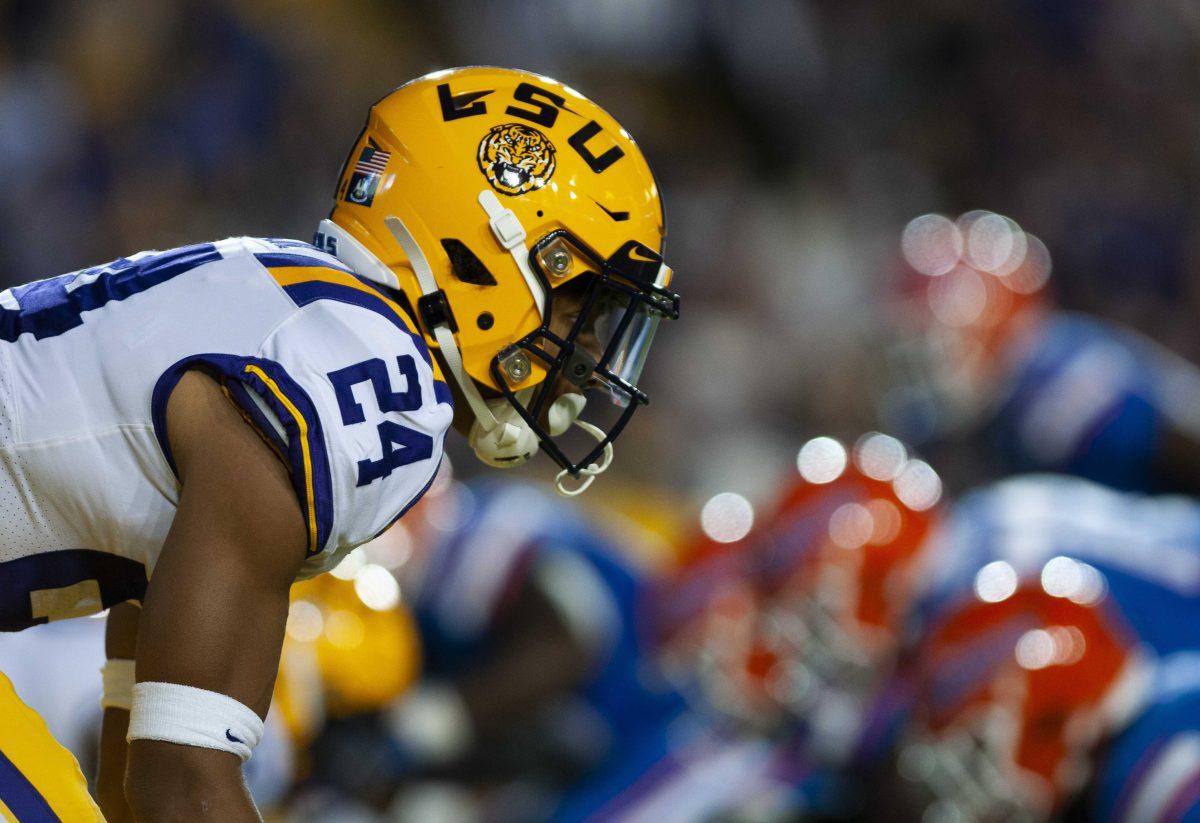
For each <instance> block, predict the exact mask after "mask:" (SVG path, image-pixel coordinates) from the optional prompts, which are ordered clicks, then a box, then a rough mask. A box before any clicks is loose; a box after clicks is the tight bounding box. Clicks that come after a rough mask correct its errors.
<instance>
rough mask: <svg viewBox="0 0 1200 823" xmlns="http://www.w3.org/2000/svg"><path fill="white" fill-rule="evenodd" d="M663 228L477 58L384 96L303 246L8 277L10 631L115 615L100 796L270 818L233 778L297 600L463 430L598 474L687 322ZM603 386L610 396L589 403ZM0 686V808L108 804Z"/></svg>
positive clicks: (1, 582) (2, 395) (584, 130)
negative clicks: (661, 327) (298, 583)
mask: <svg viewBox="0 0 1200 823" xmlns="http://www.w3.org/2000/svg"><path fill="white" fill-rule="evenodd" d="M663 233H664V226H663V214H662V206H661V202H660V199H659V192H658V190H657V187H656V186H655V183H654V178H653V175H652V174H651V172H650V169H649V167H648V166H647V165H646V162H645V160H644V158H643V157H642V154H641V152H640V151H639V149H638V148H637V146H636V145H635V144H634V143H633V141H632V140H631V139H630V138H629V136H628V133H627V132H625V131H624V130H623V129H622V128H621V127H620V126H619V125H618V124H617V123H616V122H615V121H614V120H613V119H612V118H611V117H610V116H609V115H607V114H606V113H605V112H604V111H602V110H601V109H599V108H598V107H597V106H596V105H595V104H593V103H592V102H591V101H589V100H587V99H586V98H584V97H582V96H580V95H579V94H578V93H576V92H575V91H573V90H571V89H570V88H567V87H566V86H562V85H560V84H558V83H556V82H554V81H552V80H549V79H548V78H545V77H541V76H536V75H532V74H528V73H525V72H519V71H512V70H506V69H493V68H472V69H459V70H449V71H444V72H438V73H435V74H432V75H429V76H427V77H423V78H421V79H419V80H416V81H413V82H412V83H409V84H408V85H405V86H403V87H401V88H400V89H398V90H396V91H394V92H393V93H391V94H389V95H388V96H387V97H385V98H383V99H382V100H381V101H380V102H379V103H377V104H376V105H375V106H374V107H373V108H372V109H371V112H370V114H369V117H368V120H367V124H366V126H365V128H364V129H363V131H362V133H361V135H360V137H359V138H358V140H357V141H356V142H355V145H354V147H353V149H352V151H351V152H350V155H349V157H348V158H347V161H346V163H345V166H344V168H343V171H342V174H341V179H340V182H339V184H338V187H337V190H336V193H335V201H334V207H333V210H332V212H331V214H330V217H329V219H328V220H325V221H322V222H321V224H320V227H319V229H318V232H317V235H316V246H313V245H309V244H307V243H301V242H297V241H292V240H272V239H266V240H264V239H251V238H235V239H230V240H224V241H220V242H215V243H202V244H198V245H194V246H188V247H185V248H180V249H174V250H171V251H166V252H143V253H139V254H134V255H131V256H129V257H123V258H120V259H118V260H115V261H113V262H111V263H108V264H105V265H101V266H95V267H92V268H88V269H84V270H82V271H78V272H73V273H71V274H66V275H62V276H60V277H54V278H50V279H47V280H40V281H37V282H34V283H30V284H28V285H25V286H21V287H17V288H14V289H11V290H8V291H5V292H3V293H2V294H0V513H2V514H0V517H3V528H0V628H2V629H6V630H18V629H22V628H25V627H27V626H29V625H32V624H35V623H40V622H46V621H49V620H57V619H63V618H68V617H75V616H80V615H84V614H89V613H93V612H97V611H100V610H102V609H104V608H106V607H113V608H112V611H111V613H110V617H109V622H108V628H109V636H108V642H107V647H108V652H109V657H110V660H111V662H110V663H109V664H108V666H107V667H106V670H105V684H106V693H105V705H106V707H107V709H106V712H105V725H104V734H103V742H102V752H101V761H100V781H99V787H98V791H99V796H100V799H101V803H102V804H103V806H104V808H105V810H106V813H107V814H108V816H110V817H111V818H114V819H125V818H127V817H128V815H129V810H128V809H127V808H126V807H125V805H124V804H125V797H124V796H123V793H122V790H121V782H122V781H121V778H122V775H125V791H124V795H127V796H128V798H129V800H130V801H131V803H132V805H133V807H134V810H135V811H136V813H137V816H138V817H140V818H142V819H166V818H171V819H177V818H190V817H194V816H197V815H199V814H200V810H201V809H203V810H204V812H205V813H206V814H207V815H209V816H211V817H214V818H217V819H221V820H253V819H257V815H256V812H255V810H254V807H253V804H252V803H251V801H250V798H249V796H248V795H247V793H246V790H245V788H244V786H243V782H242V775H241V769H240V766H241V763H242V762H244V761H245V760H246V759H248V758H249V756H250V753H251V751H252V750H253V748H254V745H255V744H256V743H257V741H258V739H259V737H260V736H261V734H262V726H263V717H264V716H265V714H266V712H267V708H268V705H269V703H270V698H271V692H272V688H271V686H272V682H273V680H274V677H275V672H276V668H277V664H278V658H279V649H280V644H281V642H282V639H283V632H284V622H285V618H286V616H287V610H288V588H289V587H290V585H291V584H292V582H293V581H294V580H296V579H297V578H307V577H311V576H313V575H316V574H318V573H320V572H322V571H325V570H327V569H330V568H332V567H334V566H335V565H337V563H338V562H339V561H340V560H341V559H342V558H343V557H344V556H345V555H346V554H347V553H348V552H349V551H350V550H352V549H353V548H354V547H355V546H357V545H358V544H360V543H363V542H365V541H368V540H370V539H371V538H373V537H375V536H376V535H378V534H379V533H380V532H382V531H383V530H384V529H386V528H387V527H388V526H389V525H390V524H391V523H393V522H394V521H395V520H396V519H397V518H399V517H400V516H401V515H402V514H403V513H404V512H405V510H406V509H407V508H408V507H409V506H411V505H412V504H413V503H414V502H415V501H416V500H417V499H418V498H419V497H420V495H421V494H422V492H423V490H424V489H425V488H426V487H427V486H428V484H429V483H430V481H431V479H432V478H433V476H434V474H435V472H436V470H437V466H438V462H439V459H440V455H441V451H442V442H443V436H444V433H445V431H446V429H447V428H448V427H449V426H450V425H451V423H452V422H453V423H454V424H455V425H456V427H457V428H458V429H459V430H460V431H462V432H463V433H464V434H466V435H467V437H468V439H469V441H470V443H471V445H472V447H473V448H474V451H475V453H476V454H477V455H478V456H479V457H480V458H481V459H482V460H484V461H485V462H487V463H489V464H490V465H495V466H511V465H516V464H519V463H522V462H524V461H526V460H528V459H529V458H530V457H532V456H533V454H534V453H535V452H536V451H538V450H539V449H541V450H544V451H545V452H546V453H547V454H548V455H549V456H550V457H551V458H552V459H553V460H554V461H555V463H557V465H558V466H559V468H560V473H559V475H558V477H557V481H556V482H557V485H558V486H559V488H560V489H561V490H562V491H563V492H564V493H577V492H578V491H580V490H582V488H585V487H586V486H587V484H588V483H590V482H591V481H592V480H593V479H594V477H595V476H596V475H597V474H599V473H600V472H602V471H603V470H604V469H605V468H607V467H608V465H609V464H610V462H611V458H612V441H613V440H614V439H615V437H616V436H617V435H618V434H619V433H620V431H621V430H622V428H623V427H624V426H625V425H626V424H627V423H628V422H629V419H630V416H631V415H632V413H633V412H634V410H635V409H636V408H637V407H638V406H640V405H642V404H644V403H645V401H646V397H645V395H644V394H643V393H642V392H641V391H640V390H639V389H638V388H637V386H636V380H637V377H638V373H639V372H640V370H641V368H642V366H643V364H644V363H645V358H646V355H647V348H648V346H649V344H650V341H651V338H652V336H653V334H654V330H655V328H656V326H657V323H658V320H659V319H660V318H662V317H673V316H675V314H676V310H677V299H676V298H675V296H674V295H673V294H671V293H670V292H668V291H666V286H667V285H668V283H669V281H670V278H671V271H670V269H669V268H667V267H666V266H665V265H664V264H663V262H662V259H661V257H660V253H661V249H662V241H663ZM589 396H590V397H592V398H593V399H595V398H596V397H604V398H607V399H608V400H610V401H611V402H606V403H604V404H596V403H592V404H591V405H589V406H588V415H589V416H591V417H592V422H585V421H584V420H583V419H582V418H581V417H580V414H581V413H582V412H583V409H584V405H585V403H589V402H590V401H589V400H587V398H588V397H589ZM605 406H606V407H607V409H606V408H604V407H605ZM606 411H607V412H608V415H607V418H606V417H605V416H604V413H605V412H606ZM596 414H600V416H599V417H596V416H595V415H596ZM602 426H603V427H602ZM572 427H574V429H575V430H576V431H577V432H578V433H579V434H580V436H582V437H583V439H584V440H586V441H587V445H586V446H583V447H580V446H578V445H573V444H572V443H571V442H570V440H569V439H568V438H567V431H568V429H571V428H572ZM151 581H153V582H151ZM130 600H133V601H140V602H142V603H143V604H144V605H143V608H141V609H138V608H136V607H134V606H130V605H118V604H125V603H126V601H130ZM135 658H136V670H135V667H134V666H135V664H134V660H135ZM2 685H3V688H0V730H2V731H0V754H2V755H3V756H2V757H0V773H2V774H3V775H4V779H3V780H2V781H0V788H2V789H3V796H2V797H0V800H3V802H4V803H5V804H6V805H7V806H8V808H9V809H10V810H12V811H14V813H16V814H17V815H18V816H21V815H34V814H42V815H43V816H44V815H48V814H51V813H53V814H57V815H58V816H59V817H63V818H65V819H70V820H82V819H86V818H87V817H88V816H92V817H94V816H95V815H96V814H97V812H96V810H95V807H94V806H91V805H90V801H88V800H87V796H86V793H84V791H83V784H82V780H81V779H79V772H78V769H77V768H75V767H73V765H72V768H67V767H66V766H64V767H63V768H62V769H58V768H57V767H55V768H54V769H51V768H50V765H49V764H51V763H52V762H57V761H55V758H57V759H58V760H61V761H62V762H64V763H67V762H70V763H72V764H73V761H71V758H70V757H69V755H67V754H66V753H65V751H63V750H62V749H61V748H59V747H57V746H56V745H55V744H54V743H53V741H52V740H51V739H50V737H49V735H48V734H47V733H46V732H45V729H44V726H42V725H41V724H40V721H38V720H37V719H36V717H35V716H32V712H30V711H29V710H28V709H27V707H25V706H24V705H23V704H22V703H21V702H20V700H19V699H18V698H17V697H16V695H15V694H14V693H13V692H12V690H11V688H9V687H8V685H7V682H6V681H5V682H4V683H3V684H2ZM130 710H132V711H130ZM127 738H128V740H129V741H131V742H130V745H129V747H128V768H126V748H125V740H126V739H127ZM72 769H73V770H72ZM51 773H53V774H52V775H51V776H49V777H48V776H47V775H48V774H51ZM60 798H63V799H61V800H60Z"/></svg>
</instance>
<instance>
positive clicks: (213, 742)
mask: <svg viewBox="0 0 1200 823" xmlns="http://www.w3.org/2000/svg"><path fill="white" fill-rule="evenodd" d="M262 734H263V722H262V719H261V718H259V716H258V715H257V714H255V712H254V710H253V709H251V708H250V707H249V706H246V705H244V704H242V703H239V702H238V701H236V700H234V699H233V698H232V697H229V696H228V695H224V694H220V693H219V692H210V691H208V690H207V689H197V688H195V687H193V686H182V685H179V684H178V683H138V684H137V685H136V686H134V687H133V709H132V710H131V711H130V714H129V734H128V735H127V736H126V738H125V739H126V740H163V741H166V742H168V743H179V744H181V745H184V746H199V747H200V748H204V749H219V750H221V751H225V752H231V753H232V754H236V755H237V756H238V757H239V758H241V760H242V762H243V763H244V762H245V761H247V760H249V759H250V752H251V751H253V749H254V747H255V746H257V745H258V741H259V740H261V739H262Z"/></svg>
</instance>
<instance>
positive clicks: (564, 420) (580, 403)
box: [547, 392, 587, 437]
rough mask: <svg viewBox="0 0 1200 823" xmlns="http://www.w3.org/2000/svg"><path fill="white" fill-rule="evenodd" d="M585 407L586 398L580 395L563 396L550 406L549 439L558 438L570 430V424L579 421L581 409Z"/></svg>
mask: <svg viewBox="0 0 1200 823" xmlns="http://www.w3.org/2000/svg"><path fill="white" fill-rule="evenodd" d="M586 405H587V398H586V397H584V396H583V395H582V394H575V393H574V392H572V393H571V394H564V395H562V396H561V397H559V398H558V399H557V400H555V401H554V402H553V403H551V404H550V414H549V416H548V418H549V419H548V420H547V423H548V426H547V428H548V429H549V430H550V436H551V437H558V436H559V435H560V434H562V433H563V432H565V431H566V430H567V429H569V428H571V424H572V423H574V422H575V421H576V420H577V419H579V415H580V414H581V413H582V412H583V407H584V406H586Z"/></svg>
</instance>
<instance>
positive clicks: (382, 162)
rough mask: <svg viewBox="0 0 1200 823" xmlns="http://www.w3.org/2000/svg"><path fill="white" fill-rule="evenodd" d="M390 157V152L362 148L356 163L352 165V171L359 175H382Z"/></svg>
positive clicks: (369, 147) (368, 147)
mask: <svg viewBox="0 0 1200 823" xmlns="http://www.w3.org/2000/svg"><path fill="white" fill-rule="evenodd" d="M391 157H392V154H391V152H386V151H384V150H383V149H377V148H373V147H371V146H364V147H363V150H362V154H360V155H359V157H358V162H357V163H355V164H354V171H355V172H358V173H361V174H383V171H384V169H386V168H387V164H388V160H390V159H391Z"/></svg>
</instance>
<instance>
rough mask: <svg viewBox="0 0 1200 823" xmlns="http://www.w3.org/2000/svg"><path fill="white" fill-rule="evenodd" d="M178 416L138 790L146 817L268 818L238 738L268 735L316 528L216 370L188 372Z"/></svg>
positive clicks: (140, 712)
mask: <svg viewBox="0 0 1200 823" xmlns="http://www.w3.org/2000/svg"><path fill="white" fill-rule="evenodd" d="M167 428H168V439H169V442H170V445H171V449H172V452H173V455H174V458H175V462H176V465H177V467H178V471H179V477H180V482H181V485H182V491H181V495H180V502H179V509H178V512H177V514H176V516H175V519H174V521H173V523H172V525H171V530H170V532H169V534H168V535H167V539H166V542H165V544H164V546H163V550H162V553H161V555H160V557H159V560H158V563H157V565H156V567H155V569H154V574H153V577H152V579H151V582H150V585H149V588H148V590H147V593H146V598H145V605H144V608H143V611H142V616H141V621H140V626H139V630H138V639H137V681H138V684H137V686H135V689H134V704H133V712H132V717H131V738H132V740H131V743H130V746H129V763H128V768H127V773H126V780H125V790H126V796H127V797H128V799H129V803H130V806H131V807H132V808H133V810H134V813H135V815H136V817H137V819H138V820H139V821H168V820H200V819H205V820H220V821H243V820H258V819H259V817H258V813H257V811H256V810H255V808H254V804H253V802H252V801H251V799H250V796H249V793H248V792H247V790H246V787H245V784H244V781H243V779H242V771H241V761H240V758H239V756H238V755H237V754H235V753H234V752H233V751H231V750H230V749H229V746H230V745H231V744H232V743H236V744H245V745H247V746H249V745H251V744H252V743H254V742H256V740H254V739H253V738H254V737H255V733H261V719H262V718H263V717H265V716H266V713H267V709H268V707H269V705H270V701H271V690H272V687H273V684H274V681H275V674H276V671H277V669H278V663H279V653H280V647H281V644H282V642H283V629H284V623H285V621H286V619H287V610H288V589H289V587H290V585H291V583H292V581H293V580H294V579H295V576H296V572H297V570H298V568H299V566H300V563H301V561H302V560H303V559H304V556H305V550H306V548H307V545H308V542H307V530H306V527H305V523H304V519H303V516H302V515H301V511H300V507H299V504H298V503H297V501H296V498H295V495H294V492H293V490H292V485H291V483H290V480H289V475H288V472H287V470H286V468H285V467H284V465H283V464H282V463H281V462H280V461H279V460H278V459H277V458H276V457H275V455H274V453H273V452H272V451H271V450H270V449H269V448H268V447H267V445H266V444H265V443H264V442H263V441H262V439H261V438H260V437H259V436H258V434H257V433H256V432H255V431H254V430H252V429H251V428H250V427H249V426H248V425H246V424H245V423H244V422H243V420H242V418H241V416H240V415H239V414H238V412H237V411H236V409H235V408H234V407H233V406H232V404H231V403H230V402H229V401H228V400H227V399H226V398H225V396H224V395H223V393H222V392H221V390H220V388H219V386H218V385H217V384H216V383H215V382H214V381H213V380H212V379H210V378H209V377H207V376H205V375H203V374H201V373H199V372H189V373H188V374H187V375H185V376H184V378H183V379H182V380H181V381H180V383H179V385H178V386H177V387H176V388H175V390H174V392H173V393H172V395H171V398H170V400H169V401H168V406H167ZM178 685H182V686H186V687H192V690H191V691H189V690H186V689H179V688H177V686H178ZM199 690H203V691H199ZM151 695H152V696H153V699H148V698H149V697H150V696H151ZM255 716H257V718H258V725H257V728H255ZM143 721H145V723H143ZM143 726H145V727H146V728H150V727H153V729H154V730H155V735H149V737H152V738H156V739H147V735H146V734H145V732H146V728H143ZM216 726H220V728H216ZM163 728H166V729H167V730H168V732H169V733H168V734H165V735H163V736H162V737H156V735H157V730H159V729H163ZM181 730H182V731H181ZM181 737H182V738H188V739H189V740H191V741H192V742H190V743H188V744H182V743H180V742H165V740H166V739H176V740H178V739H180V738H181ZM222 737H225V738H228V739H229V740H230V741H231V744H224V745H222V744H223V740H222ZM246 737H250V738H251V739H250V740H245V739H244V738H246ZM210 745H213V746H217V747H222V748H225V750H221V749H220V748H210V747H209V746H210ZM242 754H243V756H244V755H245V754H246V752H245V751H243V752H242Z"/></svg>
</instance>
